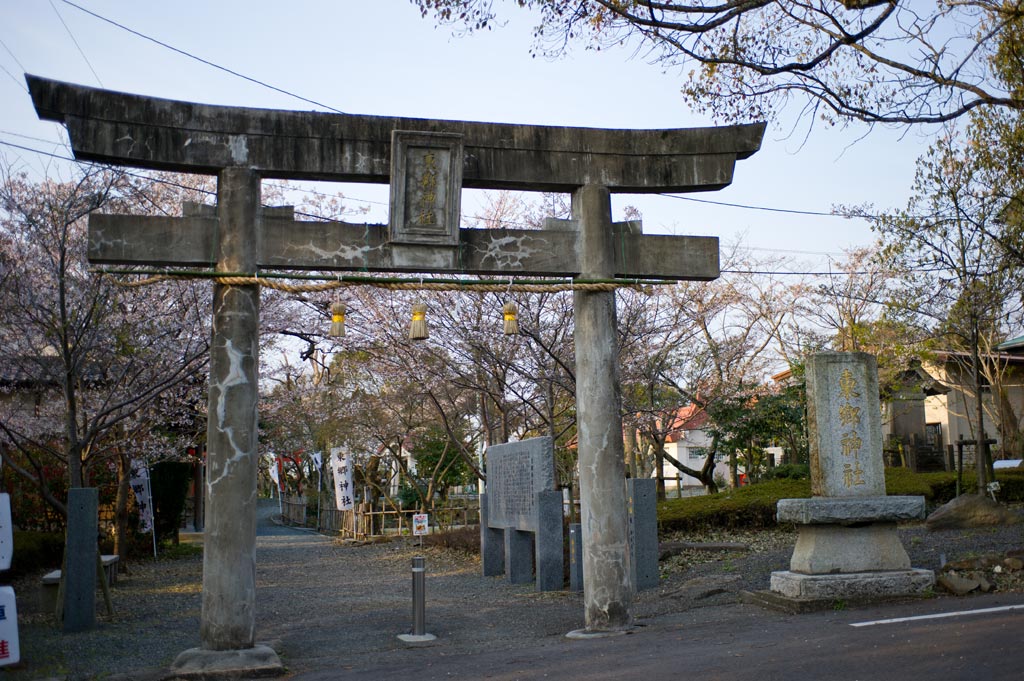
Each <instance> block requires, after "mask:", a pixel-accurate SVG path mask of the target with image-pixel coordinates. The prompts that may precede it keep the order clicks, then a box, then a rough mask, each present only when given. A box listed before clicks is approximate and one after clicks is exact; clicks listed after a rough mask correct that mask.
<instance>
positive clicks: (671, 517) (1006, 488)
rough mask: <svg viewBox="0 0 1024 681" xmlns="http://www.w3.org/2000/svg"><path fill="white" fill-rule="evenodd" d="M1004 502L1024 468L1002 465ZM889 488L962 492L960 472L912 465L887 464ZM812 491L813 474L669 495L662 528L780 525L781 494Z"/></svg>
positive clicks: (1023, 486)
mask: <svg viewBox="0 0 1024 681" xmlns="http://www.w3.org/2000/svg"><path fill="white" fill-rule="evenodd" d="M996 480H998V481H999V486H1000V489H999V491H998V492H997V493H996V498H997V499H998V500H999V501H1002V502H1010V503H1019V502H1024V469H1003V470H1000V471H997V473H996ZM963 481H964V489H963V490H962V491H963V492H964V493H968V494H976V493H977V483H976V478H975V475H974V472H973V471H965V472H964V478H963ZM885 491H886V494H889V495H892V496H923V497H924V498H925V501H926V502H927V504H928V506H929V508H934V507H936V506H940V505H942V504H944V503H946V502H947V501H950V500H951V499H953V498H954V497H955V496H956V473H951V472H938V473H914V472H912V471H911V470H910V469H907V468H886V469H885ZM810 496H811V482H810V480H794V479H788V478H784V479H780V480H767V481H764V482H758V483H755V484H753V485H749V486H746V487H740V488H739V489H727V490H725V491H722V492H719V493H718V494H712V495H708V496H701V497H685V498H682V499H669V500H667V501H662V502H659V503H658V529H659V530H660V531H662V532H674V531H700V530H707V529H738V528H747V529H757V528H765V527H774V526H775V525H776V522H775V508H776V505H777V504H778V502H779V499H800V498H807V497H810Z"/></svg>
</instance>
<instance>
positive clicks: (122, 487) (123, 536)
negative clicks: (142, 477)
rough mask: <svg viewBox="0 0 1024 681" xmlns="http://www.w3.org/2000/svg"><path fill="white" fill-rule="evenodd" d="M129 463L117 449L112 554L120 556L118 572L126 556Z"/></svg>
mask: <svg viewBox="0 0 1024 681" xmlns="http://www.w3.org/2000/svg"><path fill="white" fill-rule="evenodd" d="M130 483H131V462H130V461H129V460H128V455H127V454H126V453H125V452H124V450H123V449H122V448H121V447H118V449H117V499H116V501H115V502H114V553H115V554H116V555H118V556H121V560H120V561H118V565H117V567H118V571H122V565H124V558H125V556H127V555H128V493H129V490H130V489H131V485H130Z"/></svg>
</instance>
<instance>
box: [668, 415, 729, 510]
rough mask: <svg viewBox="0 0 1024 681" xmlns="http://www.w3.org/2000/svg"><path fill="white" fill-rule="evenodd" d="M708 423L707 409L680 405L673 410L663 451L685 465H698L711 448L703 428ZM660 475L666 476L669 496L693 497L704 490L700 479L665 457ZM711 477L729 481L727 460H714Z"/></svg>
mask: <svg viewBox="0 0 1024 681" xmlns="http://www.w3.org/2000/svg"><path fill="white" fill-rule="evenodd" d="M707 423H708V415H707V412H705V411H704V410H703V409H701V408H700V407H698V406H697V405H695V404H690V405H687V406H685V407H681V408H680V409H679V410H678V411H677V412H676V413H675V416H674V418H673V420H672V424H671V426H670V431H669V434H668V436H667V437H666V438H665V452H666V453H667V454H668V455H669V456H671V457H672V458H674V459H675V460H676V461H678V462H679V463H681V464H683V465H684V466H689V467H690V468H698V469H699V468H701V467H702V466H703V465H704V460H705V459H706V458H707V455H708V449H710V447H711V435H709V434H708V432H707V430H706V429H705V427H706V426H707ZM720 456H721V455H719V457H720ZM662 475H663V476H664V478H665V491H666V495H667V496H669V497H675V496H693V495H697V494H703V492H704V486H703V485H702V484H701V482H700V480H698V479H697V478H695V477H693V476H690V475H687V474H686V473H683V472H682V471H680V470H679V469H678V468H676V467H675V466H674V465H672V464H671V463H669V462H668V461H667V460H666V461H665V462H664V463H663V464H662ZM714 476H715V477H716V478H719V477H720V478H721V479H723V480H725V481H728V480H729V465H728V463H726V462H724V461H719V460H716V461H715V470H714Z"/></svg>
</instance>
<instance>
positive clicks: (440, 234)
mask: <svg viewBox="0 0 1024 681" xmlns="http://www.w3.org/2000/svg"><path fill="white" fill-rule="evenodd" d="M461 189H462V135H457V134H449V133H428V132H410V131H405V130H395V131H393V132H392V134H391V221H390V227H391V233H390V235H389V236H390V239H389V240H390V241H391V242H392V243H406V244H422V245H429V246H457V245H458V243H459V211H460V203H461V202H460V196H461Z"/></svg>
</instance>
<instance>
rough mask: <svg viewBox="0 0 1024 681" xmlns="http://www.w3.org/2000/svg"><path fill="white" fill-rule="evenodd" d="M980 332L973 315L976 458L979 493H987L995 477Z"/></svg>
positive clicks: (972, 351) (976, 319)
mask: <svg viewBox="0 0 1024 681" xmlns="http://www.w3.org/2000/svg"><path fill="white" fill-rule="evenodd" d="M979 342H980V333H979V329H978V318H977V316H976V315H972V316H971V371H972V373H973V374H974V376H973V378H974V399H975V407H976V410H975V411H976V413H975V418H976V419H977V423H978V427H977V429H976V430H975V431H974V432H975V437H974V441H975V445H974V459H975V463H976V466H975V468H976V470H977V475H978V494H985V487H986V486H987V485H988V483H990V482H992V480H994V479H995V476H994V474H993V469H992V456H991V454H990V453H989V449H988V445H987V444H986V443H985V440H986V439H988V436H987V435H986V434H985V400H984V395H983V394H982V385H981V355H980V353H979V351H978V344H979Z"/></svg>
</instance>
